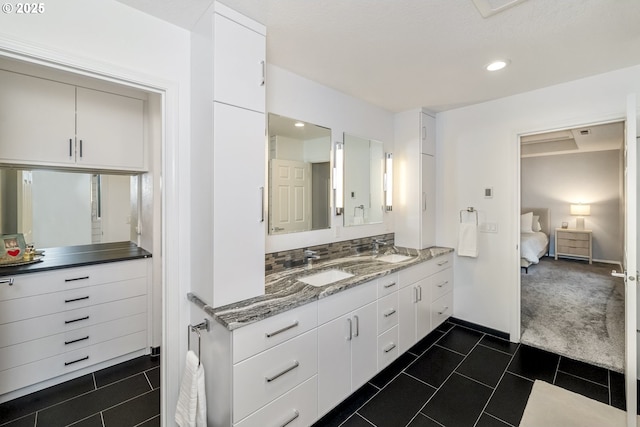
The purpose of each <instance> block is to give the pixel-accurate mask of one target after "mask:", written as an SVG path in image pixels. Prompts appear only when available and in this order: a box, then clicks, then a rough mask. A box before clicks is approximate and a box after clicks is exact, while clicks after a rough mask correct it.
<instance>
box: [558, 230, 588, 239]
mask: <svg viewBox="0 0 640 427" xmlns="http://www.w3.org/2000/svg"><path fill="white" fill-rule="evenodd" d="M589 236H590V235H589V233H583V232H568V231H558V239H567V240H586V241H588V240H589Z"/></svg>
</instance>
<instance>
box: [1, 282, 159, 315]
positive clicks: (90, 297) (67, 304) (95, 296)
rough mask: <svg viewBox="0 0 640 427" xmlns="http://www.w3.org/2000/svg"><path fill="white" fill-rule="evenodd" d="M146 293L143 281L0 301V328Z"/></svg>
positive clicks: (145, 283)
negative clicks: (3, 325) (3, 324)
mask: <svg viewBox="0 0 640 427" xmlns="http://www.w3.org/2000/svg"><path fill="white" fill-rule="evenodd" d="M146 293H147V280H146V278H144V277H142V278H138V279H132V280H125V281H120V282H114V283H108V284H106V285H99V286H90V287H85V288H78V289H71V290H67V291H62V292H55V293H52V294H43V295H35V296H31V297H26V298H17V299H12V300H6V301H0V324H2V323H8V322H15V321H18V320H24V319H29V318H32V317H39V316H44V315H47V314H53V313H59V312H62V311H66V310H74V309H77V308H81V307H87V306H91V305H96V304H102V303H105V302H109V301H114V300H118V299H123V298H130V297H134V296H138V295H143V294H146Z"/></svg>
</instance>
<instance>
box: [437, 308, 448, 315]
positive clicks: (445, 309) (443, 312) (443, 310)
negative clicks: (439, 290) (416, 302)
mask: <svg viewBox="0 0 640 427" xmlns="http://www.w3.org/2000/svg"><path fill="white" fill-rule="evenodd" d="M447 310H449V307H445V308H443V309H442V311H439V312H438V315H440V316H442V315H443V314H445V313H446V312H447Z"/></svg>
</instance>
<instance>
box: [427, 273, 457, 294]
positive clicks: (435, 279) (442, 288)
mask: <svg viewBox="0 0 640 427" xmlns="http://www.w3.org/2000/svg"><path fill="white" fill-rule="evenodd" d="M430 280H431V301H432V302H433V301H435V300H437V299H438V298H440V297H441V296H443V295H445V294H447V293H449V292H451V291H452V290H453V269H451V268H447V269H445V270H442V271H440V272H438V273H436V274H434V275H433V276H431V279H430Z"/></svg>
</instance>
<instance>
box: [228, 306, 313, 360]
mask: <svg viewBox="0 0 640 427" xmlns="http://www.w3.org/2000/svg"><path fill="white" fill-rule="evenodd" d="M317 325H318V303H317V302H316V301H314V302H312V303H310V304H306V305H303V306H301V307H298V308H295V309H293V310H289V311H286V312H284V313H281V314H278V315H276V316H273V317H269V318H267V319H264V320H261V321H259V322H256V323H254V324H252V325H248V326H245V327H243V328H239V329H236V330H234V331H233V363H238V362H240V361H241V360H244V359H246V358H247V357H251V356H253V355H254V354H258V353H260V352H261V351H264V350H267V349H269V348H271V347H274V346H276V345H278V344H280V343H282V342H284V341H286V340H288V339H291V338H293V337H295V336H298V335H300V334H302V333H304V332H307V331H309V330H311V329H313V328H315V327H316V326H317Z"/></svg>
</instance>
